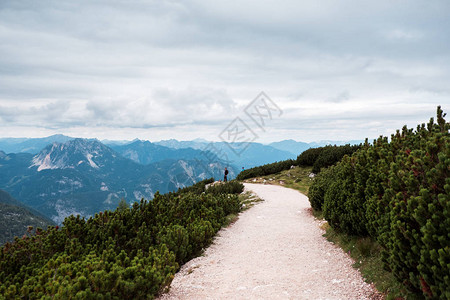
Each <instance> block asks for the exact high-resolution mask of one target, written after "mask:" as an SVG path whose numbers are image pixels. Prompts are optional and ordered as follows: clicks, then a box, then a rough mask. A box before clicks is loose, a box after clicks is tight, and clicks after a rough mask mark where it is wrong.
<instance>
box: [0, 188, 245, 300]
mask: <svg viewBox="0 0 450 300" xmlns="http://www.w3.org/2000/svg"><path fill="white" fill-rule="evenodd" d="M202 184H203V183H202ZM231 185H233V186H236V187H235V189H236V188H237V185H235V184H231ZM231 185H230V186H231ZM203 187H204V185H203ZM201 189H202V188H201V186H200V185H198V186H196V187H195V188H193V189H191V191H192V190H193V191H195V192H199V191H200V190H201ZM239 210H240V201H239V198H238V196H237V195H230V194H228V193H227V194H225V193H221V191H217V192H216V193H215V194H204V193H202V194H200V195H198V194H195V193H193V192H186V190H184V191H179V192H178V193H169V194H165V195H160V194H159V193H156V195H155V197H154V199H153V200H152V201H149V202H147V201H144V200H142V201H141V202H140V203H134V204H133V206H132V208H131V209H117V210H116V211H114V212H111V211H105V212H102V213H99V214H96V215H95V216H94V217H91V218H89V219H87V220H86V219H84V218H80V217H79V216H77V217H75V216H70V217H68V218H66V219H65V220H64V223H63V225H64V226H63V227H62V228H58V227H50V228H49V229H48V230H45V231H44V230H41V229H39V228H38V229H36V231H35V233H34V234H33V233H32V232H31V230H32V229H31V228H30V230H29V235H28V236H27V237H24V238H22V239H19V238H16V240H15V242H13V243H7V244H6V245H5V246H4V247H1V248H0V298H2V297H1V296H3V297H5V298H7V299H15V298H27V299H37V298H54V299H68V298H72V297H75V298H76V297H79V298H83V299H84V298H89V299H91V298H92V299H94V298H99V299H105V298H106V299H147V298H153V297H154V296H156V295H157V294H158V292H160V291H161V290H162V289H163V288H164V287H166V286H167V285H169V284H170V282H171V280H172V278H173V275H174V273H175V272H176V270H177V269H178V266H179V265H180V264H182V263H184V262H185V261H187V260H189V259H191V258H192V257H194V256H196V255H198V254H199V253H200V251H202V249H203V248H204V247H206V246H207V245H208V244H209V243H210V242H211V240H212V238H213V236H214V235H215V234H216V232H217V231H218V230H219V229H220V228H221V226H222V225H223V224H224V223H225V221H226V215H227V214H231V213H237V212H239Z"/></svg>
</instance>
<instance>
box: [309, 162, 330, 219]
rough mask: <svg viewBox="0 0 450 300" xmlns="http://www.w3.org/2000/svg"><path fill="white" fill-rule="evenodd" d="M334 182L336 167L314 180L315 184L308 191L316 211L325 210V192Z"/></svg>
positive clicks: (325, 171)
mask: <svg viewBox="0 0 450 300" xmlns="http://www.w3.org/2000/svg"><path fill="white" fill-rule="evenodd" d="M333 180H334V166H331V167H329V168H327V169H325V170H324V171H323V172H321V173H319V174H318V175H317V176H316V177H315V178H314V182H313V184H312V185H311V187H310V188H309V191H308V198H309V202H310V203H311V207H312V208H313V209H314V210H316V211H321V210H322V209H323V203H324V198H325V192H326V190H327V189H328V188H329V187H330V185H331V183H332V182H333Z"/></svg>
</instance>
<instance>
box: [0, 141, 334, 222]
mask: <svg viewBox="0 0 450 300" xmlns="http://www.w3.org/2000/svg"><path fill="white" fill-rule="evenodd" d="M325 144H343V142H331V141H323V142H319V143H303V142H297V141H294V140H285V141H281V142H276V143H271V144H269V145H264V144H260V143H250V144H248V145H244V146H245V148H242V149H239V151H236V149H237V148H235V146H236V145H235V144H228V143H225V142H209V141H206V140H202V139H196V140H193V141H178V140H166V141H160V142H156V143H151V142H149V141H141V140H134V141H131V142H126V141H104V143H102V142H100V141H98V140H96V139H77V138H71V137H68V136H64V135H54V136H50V137H47V138H33V139H27V138H23V139H17V138H2V139H0V189H4V190H5V191H7V192H9V193H10V194H11V195H12V196H13V197H15V198H17V199H19V200H20V201H22V202H23V203H25V204H26V205H29V206H30V207H32V208H34V209H36V210H37V211H39V212H41V213H43V214H44V215H45V216H47V217H49V218H51V219H52V220H53V221H54V222H56V223H60V222H62V220H63V219H64V218H65V217H66V216H68V215H70V214H80V215H82V216H89V215H93V214H95V213H96V212H99V211H102V210H105V209H115V208H116V207H117V204H118V202H119V201H120V199H121V198H125V199H126V200H127V201H128V202H129V203H132V202H134V201H139V200H140V199H141V198H146V199H151V198H153V195H154V193H156V191H159V192H161V193H165V192H168V191H174V190H177V189H178V188H181V187H184V186H187V185H191V184H192V183H194V182H197V181H199V180H202V179H205V178H210V177H214V178H216V179H222V176H223V170H224V168H225V167H226V166H227V167H228V168H229V170H230V174H229V176H228V177H229V178H231V179H232V178H234V177H235V176H236V175H237V173H238V172H239V170H240V169H241V168H242V167H244V168H246V169H247V168H251V167H254V166H258V165H263V164H267V163H272V162H274V161H280V160H285V159H289V158H296V157H297V155H299V154H300V153H301V152H303V151H304V150H306V149H308V148H310V147H317V146H321V145H325ZM241 150H242V151H241Z"/></svg>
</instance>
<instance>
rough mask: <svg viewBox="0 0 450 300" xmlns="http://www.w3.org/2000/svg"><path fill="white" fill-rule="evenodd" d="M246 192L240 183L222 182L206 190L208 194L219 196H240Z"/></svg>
mask: <svg viewBox="0 0 450 300" xmlns="http://www.w3.org/2000/svg"><path fill="white" fill-rule="evenodd" d="M243 191H244V185H243V184H242V183H240V182H239V181H235V180H233V181H228V182H221V183H218V184H215V185H212V186H210V187H208V188H207V189H206V190H205V193H207V194H213V195H219V194H240V193H242V192H243Z"/></svg>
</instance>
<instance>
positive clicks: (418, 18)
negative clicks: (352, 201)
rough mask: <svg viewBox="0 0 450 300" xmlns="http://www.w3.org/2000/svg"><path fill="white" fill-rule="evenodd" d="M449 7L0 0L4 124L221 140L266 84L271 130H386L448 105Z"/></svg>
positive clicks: (16, 131)
mask: <svg viewBox="0 0 450 300" xmlns="http://www.w3.org/2000/svg"><path fill="white" fill-rule="evenodd" d="M449 12H450V3H449V2H448V1H443V0H442V1H433V2H431V3H430V2H426V1H421V0H415V1H408V2H407V5H406V2H404V1H399V2H395V3H392V2H382V1H381V2H380V1H362V2H359V3H357V4H355V2H354V1H322V2H321V3H320V4H319V3H317V2H316V1H300V2H299V1H284V2H283V3H279V2H276V1H264V2H261V1H253V0H247V1H228V2H223V3H222V2H220V3H219V2H209V1H200V0H187V1H183V2H177V1H132V2H123V1H97V2H95V3H92V2H91V1H77V2H71V1H43V2H42V1H41V2H39V3H36V2H35V1H31V0H30V1H19V2H17V1H2V2H1V3H0V39H1V40H2V43H1V44H0V127H1V128H4V129H3V130H1V131H0V135H2V136H5V135H15V136H28V133H29V132H33V133H34V132H36V131H34V130H33V128H34V127H39V128H41V129H42V130H41V132H42V134H47V133H49V132H52V133H53V132H62V133H66V132H67V133H68V132H70V133H72V134H75V135H77V134H76V133H77V132H78V135H87V134H90V135H91V136H96V135H97V134H98V135H103V136H98V137H99V138H102V137H105V138H115V137H116V136H117V138H124V136H127V135H129V138H130V139H132V138H134V136H133V135H135V134H136V135H137V134H139V135H145V134H146V133H145V132H149V131H151V132H152V134H154V136H158V137H164V135H166V138H171V137H175V135H178V137H187V136H190V135H192V136H195V137H206V138H216V137H217V134H218V133H220V132H221V130H222V129H223V128H225V126H226V125H227V124H228V123H229V122H230V121H231V120H232V119H234V118H235V117H237V116H242V114H243V109H244V107H245V106H246V105H247V104H248V103H249V102H250V101H252V100H253V98H254V97H255V96H256V95H257V94H258V93H259V92H260V91H262V90H263V91H265V92H266V93H267V94H268V95H269V96H270V97H271V98H272V99H273V100H274V101H275V102H277V104H279V106H280V107H282V108H283V110H284V111H285V112H286V114H284V115H283V118H282V119H280V120H277V121H276V122H274V123H273V124H274V125H273V126H276V127H274V128H272V129H273V130H272V131H270V130H267V132H266V133H265V136H266V138H267V139H269V140H270V139H274V140H278V139H282V138H289V137H291V136H296V137H297V138H298V139H302V136H299V135H298V133H301V134H302V135H303V136H310V137H311V138H313V137H312V134H311V133H310V132H312V131H314V132H315V134H316V135H317V138H318V139H325V138H327V136H326V135H327V134H329V135H332V136H348V135H349V131H352V132H351V135H355V136H361V137H363V136H364V135H365V132H367V131H365V130H368V129H367V126H366V125H365V124H372V125H373V126H372V127H371V128H373V130H379V131H383V132H384V131H386V130H387V128H388V127H389V128H388V129H391V127H390V126H387V124H388V123H389V124H390V122H388V121H389V120H391V121H392V124H401V123H402V122H403V121H407V122H410V121H409V120H412V119H420V120H417V122H420V121H421V120H422V119H426V118H428V117H430V116H432V115H430V114H429V112H430V111H432V112H434V110H435V108H436V105H438V104H442V105H444V109H445V104H448V103H449V100H448V99H449V96H450V88H449V87H448V78H449V75H450V74H449V73H450V72H449V71H450V67H449V66H450V54H449V53H448V49H449V48H450V37H449V35H448V33H447V32H446V28H449V27H450V19H449V18H448V14H449ZM374 111H376V113H373V112H374ZM352 116H363V117H352ZM314 120H316V121H317V123H314ZM329 120H333V122H331V123H330V121H329ZM313 123H314V124H313ZM383 126H384V127H383ZM8 128H10V129H8ZM108 128H110V131H108ZM295 129H297V133H296V131H295ZM308 130H309V131H308ZM119 132H120V134H119ZM215 132H217V134H216V133H215ZM327 132H328V133H327ZM118 135H120V136H118ZM319 135H320V136H319ZM261 138H263V135H261Z"/></svg>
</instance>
